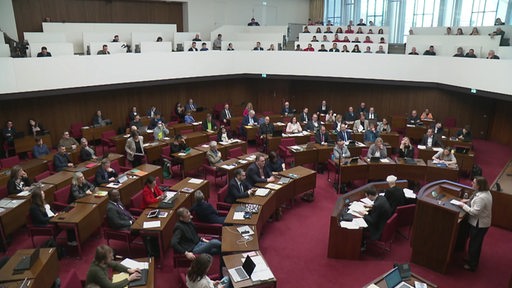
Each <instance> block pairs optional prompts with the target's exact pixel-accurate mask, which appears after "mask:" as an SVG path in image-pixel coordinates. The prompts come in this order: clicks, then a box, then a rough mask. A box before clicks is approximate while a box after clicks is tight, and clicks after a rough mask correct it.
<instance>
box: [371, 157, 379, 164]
mask: <svg viewBox="0 0 512 288" xmlns="http://www.w3.org/2000/svg"><path fill="white" fill-rule="evenodd" d="M370 163H380V157H375V156H372V157H370Z"/></svg>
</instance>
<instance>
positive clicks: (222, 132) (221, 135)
mask: <svg viewBox="0 0 512 288" xmlns="http://www.w3.org/2000/svg"><path fill="white" fill-rule="evenodd" d="M231 138H232V135H231V132H230V131H228V130H227V129H226V127H224V126H220V129H219V132H218V133H217V142H227V141H228V140H229V139H231Z"/></svg>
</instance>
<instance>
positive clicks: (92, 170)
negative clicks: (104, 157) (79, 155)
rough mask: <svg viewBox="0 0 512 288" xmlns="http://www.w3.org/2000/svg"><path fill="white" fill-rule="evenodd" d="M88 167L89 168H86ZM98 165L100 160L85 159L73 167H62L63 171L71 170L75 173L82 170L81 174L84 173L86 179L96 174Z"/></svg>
mask: <svg viewBox="0 0 512 288" xmlns="http://www.w3.org/2000/svg"><path fill="white" fill-rule="evenodd" d="M89 165H91V166H92V167H90V166H89ZM88 167H90V168H88ZM99 167H100V162H98V161H94V160H90V161H85V162H82V163H80V164H78V165H75V166H74V167H66V168H64V169H63V171H67V172H71V173H73V174H75V173H76V172H82V174H84V177H85V179H88V178H90V177H92V176H95V175H96V171H97V170H98V168H99Z"/></svg>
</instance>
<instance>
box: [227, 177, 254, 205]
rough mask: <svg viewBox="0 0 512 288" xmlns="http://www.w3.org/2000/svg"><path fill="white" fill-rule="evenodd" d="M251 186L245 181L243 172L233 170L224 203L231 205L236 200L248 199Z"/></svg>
mask: <svg viewBox="0 0 512 288" xmlns="http://www.w3.org/2000/svg"><path fill="white" fill-rule="evenodd" d="M250 189H251V186H250V185H249V184H248V183H247V182H246V181H245V172H244V170H242V169H236V170H235V177H234V178H233V179H231V181H229V187H228V194H226V198H224V202H226V203H230V204H233V203H235V202H236V199H238V198H246V197H249V192H250Z"/></svg>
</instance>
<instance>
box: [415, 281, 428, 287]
mask: <svg viewBox="0 0 512 288" xmlns="http://www.w3.org/2000/svg"><path fill="white" fill-rule="evenodd" d="M427 287H428V286H427V284H426V283H423V282H418V281H414V288H427Z"/></svg>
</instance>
